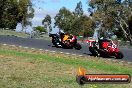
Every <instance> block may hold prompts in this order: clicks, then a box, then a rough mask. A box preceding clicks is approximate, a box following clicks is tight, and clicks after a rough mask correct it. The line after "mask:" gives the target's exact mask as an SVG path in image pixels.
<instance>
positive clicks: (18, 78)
mask: <svg viewBox="0 0 132 88" xmlns="http://www.w3.org/2000/svg"><path fill="white" fill-rule="evenodd" d="M79 66H82V67H84V68H86V71H87V73H90V74H92V73H93V74H95V73H98V74H102V73H107V74H110V73H113V74H116V73H118V74H119V73H122V74H125V73H126V74H130V75H131V76H132V65H128V64H122V63H114V62H112V61H106V60H105V59H102V58H94V57H79V56H74V57H73V56H70V55H64V54H60V53H49V52H46V51H40V50H31V49H24V48H19V47H13V46H3V45H0V69H1V71H0V87H1V88H24V87H25V88H80V87H83V88H131V87H132V83H130V84H87V85H84V86H79V85H78V84H77V83H76V81H75V80H76V79H75V76H76V74H77V69H78V68H79Z"/></svg>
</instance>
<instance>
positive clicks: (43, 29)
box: [35, 26, 47, 33]
mask: <svg viewBox="0 0 132 88" xmlns="http://www.w3.org/2000/svg"><path fill="white" fill-rule="evenodd" d="M35 30H37V31H39V32H40V33H41V32H47V31H46V29H45V28H44V27H42V26H37V27H35Z"/></svg>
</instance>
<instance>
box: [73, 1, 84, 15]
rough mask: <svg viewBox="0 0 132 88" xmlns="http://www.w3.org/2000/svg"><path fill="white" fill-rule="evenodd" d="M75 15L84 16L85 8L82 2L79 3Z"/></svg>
mask: <svg viewBox="0 0 132 88" xmlns="http://www.w3.org/2000/svg"><path fill="white" fill-rule="evenodd" d="M74 15H75V16H77V17H80V16H82V15H83V8H82V2H81V1H80V2H79V3H77V6H76V8H75V12H74Z"/></svg>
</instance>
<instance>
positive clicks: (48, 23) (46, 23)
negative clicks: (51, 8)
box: [42, 15, 52, 33]
mask: <svg viewBox="0 0 132 88" xmlns="http://www.w3.org/2000/svg"><path fill="white" fill-rule="evenodd" d="M51 23H52V21H51V17H50V15H46V17H45V18H44V19H43V21H42V24H43V25H44V27H45V28H46V29H48V33H49V32H51V31H52V27H51Z"/></svg>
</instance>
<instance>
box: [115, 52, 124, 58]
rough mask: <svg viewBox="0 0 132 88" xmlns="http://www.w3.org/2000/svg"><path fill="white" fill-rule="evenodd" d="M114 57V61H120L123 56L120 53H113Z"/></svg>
mask: <svg viewBox="0 0 132 88" xmlns="http://www.w3.org/2000/svg"><path fill="white" fill-rule="evenodd" d="M115 57H116V59H122V58H123V57H124V56H123V54H122V52H120V51H119V52H117V53H115Z"/></svg>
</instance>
